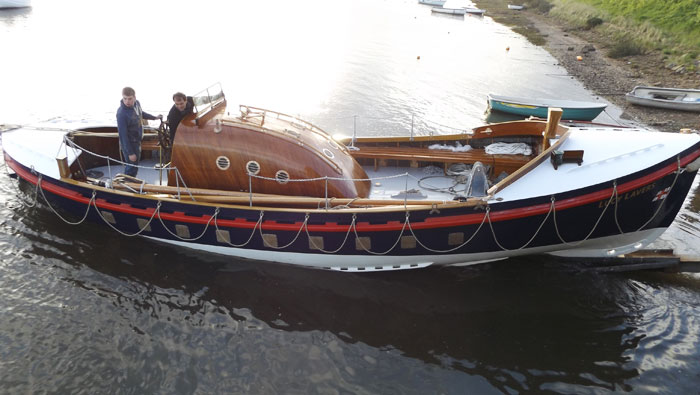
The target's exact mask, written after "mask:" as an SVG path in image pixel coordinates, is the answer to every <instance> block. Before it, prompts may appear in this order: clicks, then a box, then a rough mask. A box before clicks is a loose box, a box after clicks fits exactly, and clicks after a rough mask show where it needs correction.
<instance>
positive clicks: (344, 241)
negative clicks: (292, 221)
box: [304, 214, 356, 254]
mask: <svg viewBox="0 0 700 395" xmlns="http://www.w3.org/2000/svg"><path fill="white" fill-rule="evenodd" d="M307 216H308V214H307ZM355 219H356V216H355V215H354V214H353V216H352V222H351V223H350V225H349V226H348V231H347V233H345V238H344V239H343V242H342V243H341V244H340V247H338V248H337V249H335V250H333V251H326V250H324V249H323V248H321V247H319V246H318V245H316V242H314V241H313V239H312V238H311V235H310V234H309V226H308V224H307V225H306V226H305V229H306V236H307V237H308V238H309V243H311V244H312V245H313V246H314V247H315V248H316V249H317V250H319V251H321V252H323V253H326V254H335V253H336V252H338V251H340V250H341V249H342V248H343V247H344V246H345V243H346V242H347V241H348V237H349V236H350V231H351V230H352V228H353V226H355ZM304 222H305V223H306V221H304Z"/></svg>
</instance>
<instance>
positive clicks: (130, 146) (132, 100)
mask: <svg viewBox="0 0 700 395" xmlns="http://www.w3.org/2000/svg"><path fill="white" fill-rule="evenodd" d="M144 119H149V120H153V119H163V116H162V115H158V116H157V117H156V116H153V115H151V114H149V113H147V112H144V111H143V110H141V103H139V101H138V100H136V92H135V91H134V89H133V88H130V87H128V86H127V87H126V88H124V89H122V100H121V102H120V103H119V109H118V110H117V129H118V130H119V145H120V148H121V151H122V155H123V156H124V162H126V165H125V166H124V174H126V175H128V176H132V177H136V174H137V173H138V171H139V168H138V167H136V165H138V164H139V159H140V158H141V138H142V137H143V120H144Z"/></svg>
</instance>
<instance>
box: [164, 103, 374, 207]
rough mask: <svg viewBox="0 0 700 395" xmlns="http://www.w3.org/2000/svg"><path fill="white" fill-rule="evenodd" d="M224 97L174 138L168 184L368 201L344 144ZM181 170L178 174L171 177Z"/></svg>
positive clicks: (306, 124) (362, 178)
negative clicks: (236, 108)
mask: <svg viewBox="0 0 700 395" xmlns="http://www.w3.org/2000/svg"><path fill="white" fill-rule="evenodd" d="M225 109H226V101H225V100H224V99H222V100H221V101H220V102H219V103H217V104H215V105H211V106H210V108H209V109H208V110H206V111H201V110H199V111H198V112H197V113H193V114H190V115H188V116H186V117H185V118H184V119H183V120H182V121H181V122H180V125H179V126H178V129H177V135H176V139H175V141H173V147H172V156H171V160H172V162H171V165H172V167H173V168H176V169H177V170H171V171H170V174H169V176H168V185H170V186H176V185H178V183H182V182H183V181H184V183H185V184H186V185H187V186H188V187H190V188H207V189H219V190H229V191H241V192H251V189H252V192H253V193H256V194H277V195H291V196H310V197H338V198H355V197H359V198H366V197H368V196H369V191H370V186H371V184H370V181H369V180H368V179H367V178H368V177H367V174H366V173H365V171H364V169H363V168H362V167H361V166H360V165H359V164H358V163H357V161H355V159H354V158H353V157H352V156H351V155H350V153H349V152H348V150H347V148H345V146H344V145H343V144H340V143H338V142H336V141H335V140H334V139H333V138H332V137H331V136H330V135H329V134H328V133H326V132H324V131H323V130H321V129H320V128H318V127H316V126H315V125H313V124H311V123H309V122H306V121H302V120H300V119H297V118H295V117H292V116H289V115H285V114H282V113H278V112H274V111H269V110H264V109H260V108H255V107H249V106H240V116H238V117H232V116H229V115H226V114H225ZM176 171H177V172H179V176H180V177H181V178H178V175H177V174H176Z"/></svg>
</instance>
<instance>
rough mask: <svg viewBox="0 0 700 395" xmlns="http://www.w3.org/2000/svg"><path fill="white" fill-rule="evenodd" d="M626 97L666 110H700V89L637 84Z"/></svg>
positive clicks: (629, 100) (631, 101)
mask: <svg viewBox="0 0 700 395" xmlns="http://www.w3.org/2000/svg"><path fill="white" fill-rule="evenodd" d="M625 98H626V99H627V101H628V102H629V103H632V104H636V105H640V106H646V107H656V108H663V109H666V110H679V111H693V112H700V90H698V89H675V88H658V87H649V86H636V87H635V88H634V89H633V90H632V92H629V93H627V95H625Z"/></svg>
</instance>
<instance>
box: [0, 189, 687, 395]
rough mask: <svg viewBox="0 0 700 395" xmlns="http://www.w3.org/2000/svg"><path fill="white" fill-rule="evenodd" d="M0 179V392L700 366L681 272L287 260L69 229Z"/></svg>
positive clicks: (563, 386)
mask: <svg viewBox="0 0 700 395" xmlns="http://www.w3.org/2000/svg"><path fill="white" fill-rule="evenodd" d="M0 186H1V187H2V192H3V193H2V205H3V208H2V213H1V214H2V218H3V220H2V223H1V226H2V228H3V229H5V230H6V231H5V232H3V233H2V235H1V236H0V244H2V250H3V251H4V254H3V261H2V265H1V266H0V278H1V279H2V280H1V282H0V287H1V288H2V289H3V294H4V295H6V296H7V297H5V298H4V299H3V300H2V301H0V311H2V313H3V316H4V317H8V319H6V320H3V321H2V322H0V334H2V335H1V336H0V343H1V345H2V347H1V348H0V349H2V350H3V362H5V365H4V367H3V369H2V370H0V383H1V384H0V388H2V390H1V391H2V392H24V391H25V390H27V389H29V388H35V389H36V388H55V389H56V390H57V391H58V392H77V391H79V390H80V389H81V388H85V387H89V388H95V389H96V392H101V391H100V390H102V392H114V391H113V390H114V389H115V388H118V389H120V390H118V391H117V392H130V391H132V390H133V389H135V388H139V391H145V392H159V391H165V392H177V393H191V392H195V391H198V392H207V393H209V392H247V393H250V392H253V393H269V392H285V393H286V392H289V389H290V388H291V389H293V391H292V392H303V393H308V392H328V391H339V392H342V391H345V392H356V393H385V392H396V393H433V392H435V389H440V392H445V393H462V392H463V389H464V388H470V389H475V390H476V391H480V392H493V391H496V392H501V391H504V392H510V391H527V390H553V391H558V392H559V391H560V392H581V391H583V392H588V391H591V390H595V389H601V390H603V389H604V390H613V391H631V390H635V389H639V388H648V389H649V390H661V391H671V392H687V391H694V388H695V387H694V386H693V384H692V382H689V381H687V380H680V378H682V377H686V375H687V374H692V375H696V374H700V368H698V366H697V364H696V363H695V361H697V359H698V357H699V356H700V353H699V352H698V350H699V349H700V347H698V346H699V345H698V344H697V343H698V333H700V327H698V325H699V324H700V323H699V322H698V320H697V319H696V318H695V317H697V316H698V313H700V311H699V310H700V307H699V306H700V303H698V301H699V297H698V295H700V281H698V278H697V277H694V276H691V275H678V274H664V273H639V274H631V275H606V274H601V273H597V272H594V271H589V270H587V267H586V265H585V264H583V263H581V264H575V263H571V262H568V261H567V262H559V261H557V260H556V259H554V258H551V257H542V256H535V257H529V258H520V259H510V260H507V261H502V262H499V263H494V264H485V265H481V266H477V267H471V268H443V269H427V270H415V271H403V272H393V273H392V272H387V273H374V274H357V275H356V274H349V273H336V272H327V271H318V270H308V269H299V268H295V267H290V266H285V265H278V264H273V263H261V262H251V261H240V260H235V259H231V258H228V257H220V256H216V255H210V254H201V253H195V252H191V251H189V250H183V249H179V248H175V247H172V246H167V245H161V244H159V243H154V242H151V241H148V240H145V239H141V238H127V237H122V236H118V235H117V234H115V233H114V232H110V231H108V230H106V229H104V228H103V227H101V226H99V225H93V224H83V225H80V226H76V227H72V226H68V225H66V224H64V223H63V222H62V221H61V220H59V219H58V218H57V217H56V216H55V215H54V214H53V213H51V212H50V211H49V210H48V209H47V208H46V207H38V208H33V209H32V208H27V207H26V206H24V205H23V204H22V203H20V202H19V201H18V199H17V198H15V197H13V196H12V195H11V194H10V192H11V191H12V190H11V188H12V184H11V183H10V180H9V179H7V178H6V177H3V178H2V179H1V181H0ZM25 192H26V193H27V194H28V195H31V194H32V193H33V191H32V190H31V188H25ZM695 214H697V213H695Z"/></svg>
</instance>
